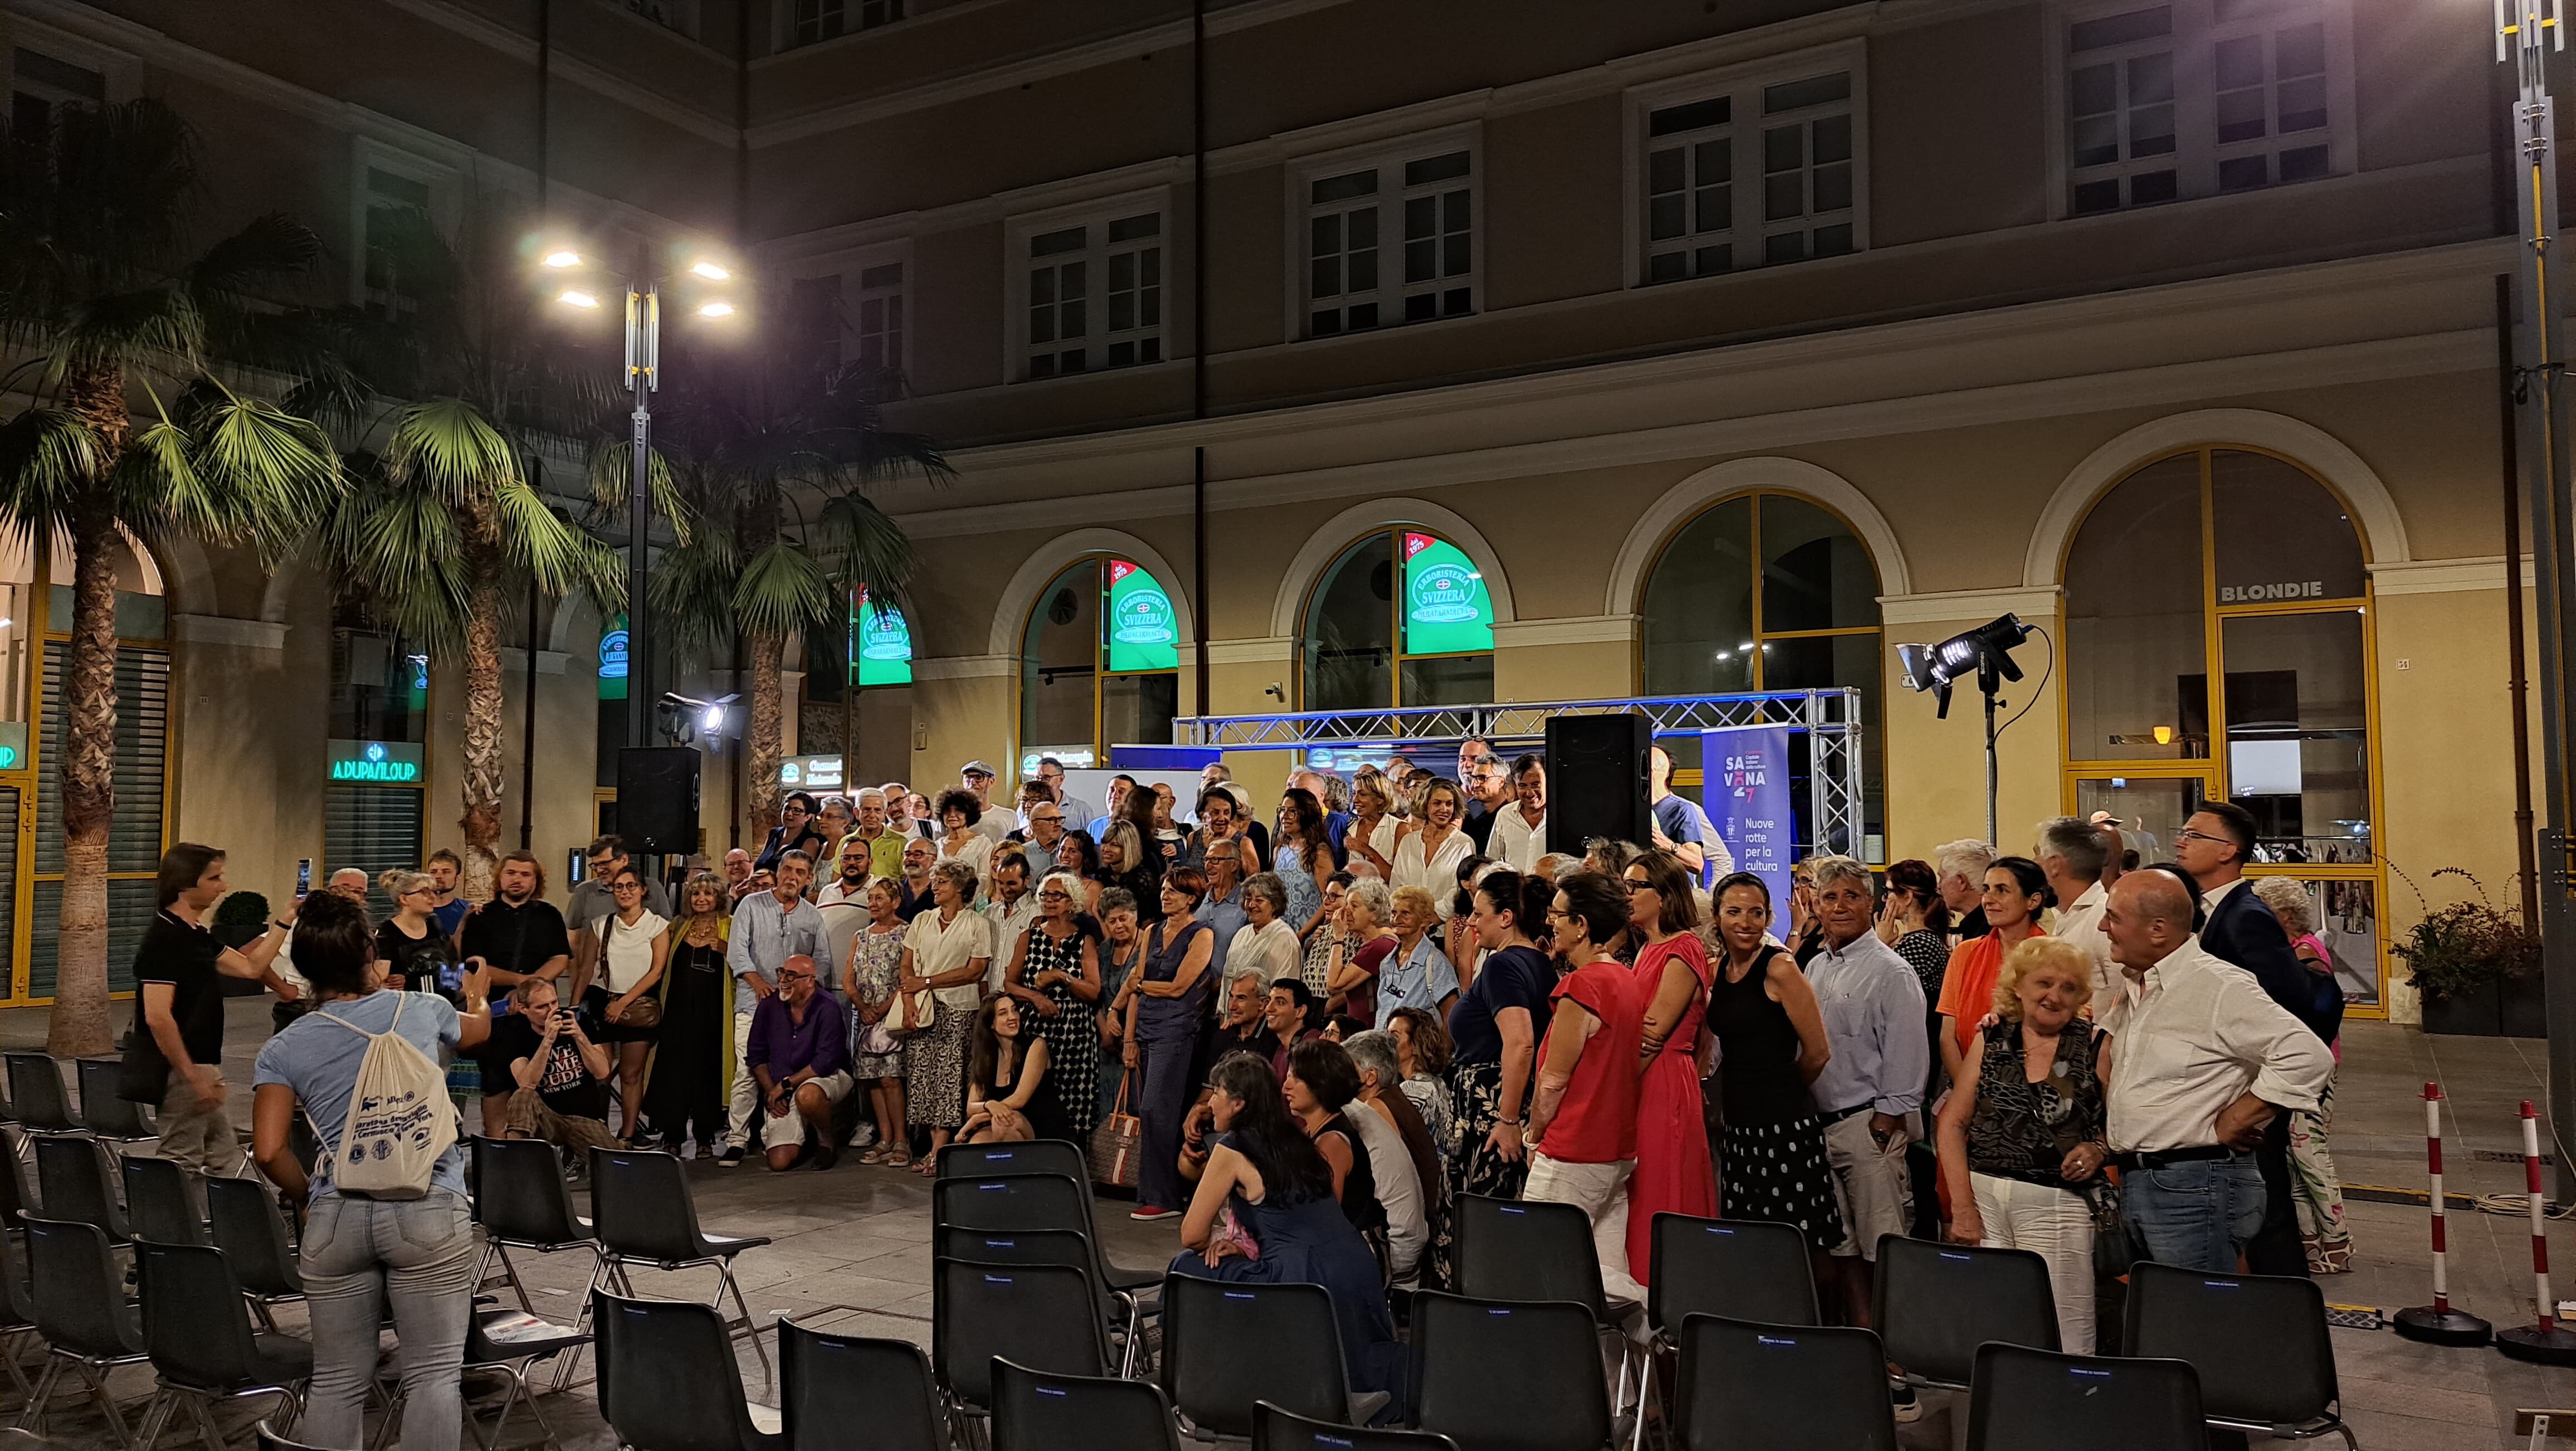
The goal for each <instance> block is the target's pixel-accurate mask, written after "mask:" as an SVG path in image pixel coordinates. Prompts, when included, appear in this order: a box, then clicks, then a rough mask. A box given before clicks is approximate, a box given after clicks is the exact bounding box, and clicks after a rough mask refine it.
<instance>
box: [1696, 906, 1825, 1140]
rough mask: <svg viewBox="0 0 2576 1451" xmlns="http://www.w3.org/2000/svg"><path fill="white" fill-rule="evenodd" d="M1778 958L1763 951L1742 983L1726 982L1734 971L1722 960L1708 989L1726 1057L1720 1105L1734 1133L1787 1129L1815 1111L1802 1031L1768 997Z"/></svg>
mask: <svg viewBox="0 0 2576 1451" xmlns="http://www.w3.org/2000/svg"><path fill="white" fill-rule="evenodd" d="M1779 955H1780V949H1778V948H1776V947H1772V948H1766V949H1764V951H1763V953H1762V955H1761V956H1760V957H1757V958H1755V959H1754V960H1753V965H1752V966H1751V967H1749V968H1746V969H1745V971H1744V977H1743V980H1742V981H1740V982H1728V981H1727V980H1726V975H1727V973H1728V971H1729V970H1730V965H1729V963H1728V960H1727V958H1726V957H1725V956H1723V955H1721V956H1720V957H1719V959H1718V961H1717V963H1716V968H1717V971H1716V973H1715V974H1714V975H1713V978H1712V981H1711V982H1710V984H1709V993H1708V1026H1709V1031H1710V1032H1712V1033H1715V1034H1716V1035H1717V1043H1718V1049H1719V1052H1720V1054H1721V1055H1722V1056H1721V1057H1720V1059H1719V1062H1718V1070H1717V1071H1718V1086H1719V1088H1720V1090H1721V1092H1720V1097H1719V1102H1720V1104H1721V1105H1722V1106H1723V1107H1724V1108H1725V1110H1726V1122H1727V1124H1728V1126H1729V1127H1732V1128H1757V1127H1760V1126H1762V1125H1764V1124H1778V1123H1787V1122H1789V1121H1790V1120H1792V1119H1801V1118H1805V1117H1807V1116H1808V1115H1810V1114H1812V1113H1814V1112H1815V1111H1816V1105H1815V1100H1814V1099H1812V1098H1810V1097H1808V1095H1807V1077H1806V1075H1805V1074H1803V1073H1800V1072H1799V1071H1798V1029H1797V1025H1796V1024H1794V1023H1791V1022H1790V1021H1789V1010H1788V1009H1787V1008H1784V1007H1782V1006H1780V1005H1779V1004H1778V1003H1775V1002H1773V1001H1772V1000H1771V996H1770V994H1769V993H1768V992H1766V991H1764V984H1765V983H1766V982H1767V981H1768V979H1769V974H1770V970H1771V960H1772V959H1773V958H1774V957H1777V956H1779Z"/></svg>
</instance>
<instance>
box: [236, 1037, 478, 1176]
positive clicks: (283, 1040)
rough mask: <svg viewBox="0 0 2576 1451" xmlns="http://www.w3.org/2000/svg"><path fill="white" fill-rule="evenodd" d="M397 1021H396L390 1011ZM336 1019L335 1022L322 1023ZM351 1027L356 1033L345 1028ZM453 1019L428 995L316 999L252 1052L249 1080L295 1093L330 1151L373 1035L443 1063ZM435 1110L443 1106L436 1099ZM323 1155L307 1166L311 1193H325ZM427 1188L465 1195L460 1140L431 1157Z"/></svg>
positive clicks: (327, 1162) (345, 1124)
mask: <svg viewBox="0 0 2576 1451" xmlns="http://www.w3.org/2000/svg"><path fill="white" fill-rule="evenodd" d="M397 1009H399V1010H400V1014H401V1018H400V1021H399V1022H397V1021H396V1017H395V1014H396V1010H397ZM323 1018H336V1019H338V1020H339V1021H338V1022H330V1023H326V1022H322V1021H321V1019H323ZM352 1028H356V1029H359V1030H361V1031H359V1032H351V1031H350V1029H352ZM457 1028H458V1021H457V1016H456V1007H455V1005H454V1004H452V1003H450V1002H448V1000H447V999H445V998H442V997H439V996H438V995H436V994H435V993H402V992H372V993H369V994H367V995H366V996H365V997H362V998H342V999H338V1000H336V1001H333V1002H328V1003H324V1004H322V1005H321V1006H319V1007H317V1008H315V1009H314V1010H313V1011H311V1012H309V1013H306V1014H305V1015H304V1016H303V1017H300V1018H298V1019H296V1020H295V1021H294V1022H292V1023H289V1024H287V1025H286V1027H285V1029H284V1030H283V1031H281V1032H279V1033H278V1035H277V1036H276V1037H274V1038H271V1039H269V1040H268V1042H267V1043H266V1044H264V1045H262V1047H261V1048H260V1050H259V1061H258V1062H257V1063H256V1064H255V1065H254V1066H253V1067H252V1068H251V1084H252V1086H254V1087H262V1086H265V1085H268V1084H272V1083H275V1084H282V1085H284V1086H285V1087H288V1088H291V1089H293V1090H295V1098H296V1102H298V1103H299V1104H301V1105H303V1108H304V1112H305V1114H306V1115H307V1116H309V1117H310V1118H311V1119H312V1120H313V1127H314V1130H315V1131H316V1132H317V1133H318V1134H320V1135H321V1138H322V1146H323V1147H324V1148H326V1149H330V1150H332V1151H333V1153H335V1154H336V1153H337V1152H338V1150H339V1146H340V1133H341V1131H342V1130H343V1129H345V1128H347V1127H348V1124H349V1093H350V1090H352V1089H354V1088H356V1087H357V1086H358V1065H359V1063H360V1062H361V1061H363V1060H364V1059H365V1058H366V1056H367V1049H368V1047H369V1046H370V1043H371V1042H372V1040H371V1039H370V1038H369V1037H368V1036H367V1035H368V1034H373V1033H395V1032H398V1033H400V1034H402V1035H403V1038H404V1040H405V1041H407V1042H409V1043H410V1044H411V1045H412V1046H413V1047H415V1048H418V1049H419V1050H420V1051H421V1052H423V1053H425V1054H427V1055H429V1061H431V1062H432V1063H440V1062H444V1061H446V1058H447V1050H451V1049H453V1048H454V1047H455V1046H456V1033H457ZM437 1107H438V1108H439V1111H440V1112H442V1113H443V1112H446V1111H447V1100H446V1099H445V1098H444V1097H442V1098H440V1099H439V1100H438V1104H437ZM330 1162H331V1161H330V1160H329V1159H328V1158H326V1159H324V1160H323V1161H322V1162H321V1163H320V1164H318V1165H316V1166H315V1167H314V1172H313V1192H314V1193H315V1194H317V1195H318V1194H329V1193H332V1192H334V1191H333V1189H332V1185H331V1171H330V1167H329V1165H330ZM429 1183H430V1187H431V1188H433V1189H452V1190H454V1191H455V1192H456V1194H457V1196H458V1197H460V1198H462V1197H463V1196H464V1194H465V1145H464V1142H463V1140H462V1139H461V1138H460V1139H459V1141H458V1142H457V1143H456V1144H455V1145H453V1146H451V1147H450V1148H449V1149H448V1151H447V1152H446V1153H444V1154H441V1155H439V1156H438V1163H437V1164H436V1165H434V1166H432V1167H431V1169H430V1171H429Z"/></svg>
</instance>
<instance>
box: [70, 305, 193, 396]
mask: <svg viewBox="0 0 2576 1451" xmlns="http://www.w3.org/2000/svg"><path fill="white" fill-rule="evenodd" d="M205 347H206V319H205V314H203V313H202V312H200V311H198V309H197V304H196V300H195V299H193V298H191V297H189V296H188V295H187V294H186V293H185V292H182V291H180V290H179V289H177V288H175V287H167V286H156V287H144V288H139V289H136V290H135V291H132V292H114V293H106V294H103V295H99V296H94V297H90V298H87V299H85V300H83V301H82V302H81V303H80V304H78V305H77V306H75V307H73V308H72V309H71V311H70V314H69V316H67V317H66V318H65V319H64V320H63V322H62V324H61V326H60V327H59V328H58V329H57V331H56V336H55V338H54V340H53V344H52V351H53V352H54V354H55V356H56V357H57V358H59V359H60V360H61V365H62V367H63V368H65V369H66V370H70V371H77V370H80V369H84V368H96V369H102V370H105V369H114V370H119V371H123V370H128V369H135V370H141V371H145V372H159V373H167V374H177V375H184V374H186V373H189V372H193V371H194V370H195V369H196V368H197V366H198V364H199V362H200V361H201V360H202V358H203V357H204V354H205Z"/></svg>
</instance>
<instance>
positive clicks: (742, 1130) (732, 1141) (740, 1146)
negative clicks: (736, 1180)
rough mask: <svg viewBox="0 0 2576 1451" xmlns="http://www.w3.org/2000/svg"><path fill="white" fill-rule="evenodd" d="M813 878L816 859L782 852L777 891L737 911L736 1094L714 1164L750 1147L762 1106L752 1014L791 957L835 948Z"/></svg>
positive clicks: (730, 948)
mask: <svg viewBox="0 0 2576 1451" xmlns="http://www.w3.org/2000/svg"><path fill="white" fill-rule="evenodd" d="M813 880H814V859H813V858H812V857H810V856H807V855H806V854H805V853H803V852H801V851H790V852H785V853H782V854H780V856H779V858H778V889H777V890H776V891H772V892H761V893H759V894H757V895H755V896H749V897H745V898H743V899H742V905H741V906H739V907H736V908H734V911H733V934H732V936H731V937H730V938H729V939H728V940H727V941H726V943H725V967H726V969H727V970H728V971H730V972H732V974H733V1098H732V1102H731V1103H730V1104H728V1105H727V1113H726V1118H725V1148H724V1152H723V1153H722V1154H720V1155H718V1156H717V1158H716V1162H717V1163H719V1164H722V1165H724V1166H725V1167H726V1168H728V1169H730V1168H732V1167H733V1166H735V1165H737V1164H739V1163H741V1162H742V1156H743V1154H744V1152H745V1151H746V1150H747V1149H749V1148H750V1146H751V1117H752V1115H753V1114H754V1113H755V1112H757V1111H758V1110H759V1108H760V1087H759V1085H758V1084H756V1083H754V1082H752V1078H751V1065H750V1063H749V1062H748V1061H747V1060H746V1058H745V1053H746V1050H748V1049H749V1048H750V1046H751V1013H752V1009H754V1008H756V1007H758V1006H759V1005H760V1001H761V999H763V998H766V997H768V996H769V995H770V994H772V993H775V992H776V991H778V970H779V969H780V968H781V967H783V966H784V965H785V964H786V962H787V959H789V958H791V957H810V958H813V959H814V960H815V961H817V962H821V961H823V960H825V959H827V958H828V957H829V956H830V955H831V949H830V947H829V946H827V945H826V943H825V939H824V936H823V913H822V911H821V909H819V908H817V907H816V906H815V905H814V904H813V903H811V902H809V901H806V900H805V887H806V884H807V883H809V882H811V881H813Z"/></svg>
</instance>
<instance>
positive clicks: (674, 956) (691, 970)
mask: <svg viewBox="0 0 2576 1451" xmlns="http://www.w3.org/2000/svg"><path fill="white" fill-rule="evenodd" d="M732 925H733V924H732V919H731V918H729V917H728V916H726V914H725V889H724V881H723V879H722V878H719V877H717V876H716V875H715V874H714V873H712V872H700V873H699V874H698V875H696V876H694V877H691V878H689V881H688V885H686V886H684V887H682V888H681V889H680V913H679V917H678V919H677V920H675V921H674V922H672V923H671V925H670V928H669V929H668V930H669V933H670V942H671V947H670V951H669V952H668V953H666V954H665V955H664V958H663V962H664V966H663V972H662V1030H661V1037H660V1040H659V1041H658V1043H657V1044H656V1045H655V1047H654V1050H653V1061H652V1063H651V1065H650V1066H649V1067H648V1068H647V1070H646V1074H647V1077H646V1081H645V1087H644V1112H645V1116H646V1118H647V1120H648V1122H649V1123H650V1125H651V1127H652V1131H653V1132H654V1133H655V1134H658V1135H659V1136H660V1137H661V1140H662V1143H663V1145H664V1146H665V1147H666V1148H668V1149H670V1151H671V1152H673V1153H678V1152H679V1151H680V1147H681V1145H683V1144H686V1143H687V1142H688V1141H689V1139H690V1137H691V1131H692V1128H694V1130H695V1136H696V1138H697V1141H698V1157H699V1158H701V1159H711V1158H714V1157H715V1154H716V1147H717V1140H719V1139H721V1138H723V1137H724V1129H725V1084H724V1069H725V1057H726V1053H727V1045H726V1041H725V1039H726V1035H727V1034H728V1033H729V1032H730V1031H731V1030H732V1028H733V979H732V977H731V976H730V975H729V974H728V973H727V972H726V971H725V933H726V929H727V928H729V927H731V926H732Z"/></svg>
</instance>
